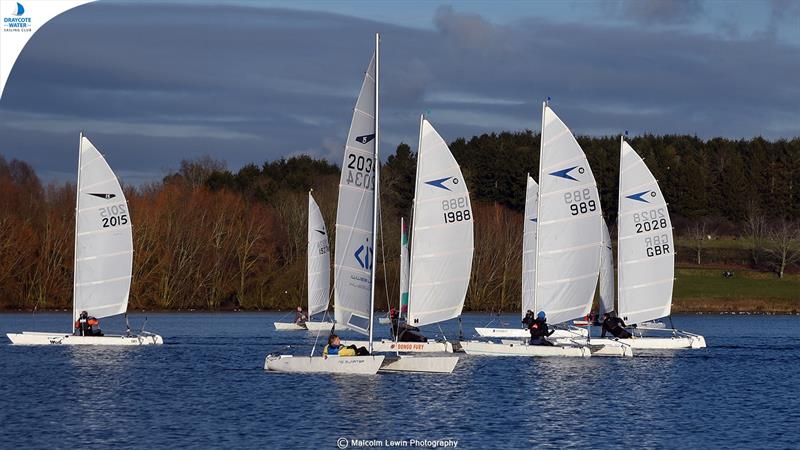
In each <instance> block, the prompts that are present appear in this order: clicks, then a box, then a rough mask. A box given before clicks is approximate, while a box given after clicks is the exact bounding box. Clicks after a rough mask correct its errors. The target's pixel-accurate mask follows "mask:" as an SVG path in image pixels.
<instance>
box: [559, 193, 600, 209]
mask: <svg viewBox="0 0 800 450" xmlns="http://www.w3.org/2000/svg"><path fill="white" fill-rule="evenodd" d="M591 196H592V191H591V189H583V190H580V191H570V192H565V193H564V203H566V204H568V205H569V211H570V214H571V215H573V216H577V215H578V214H586V213H588V212H590V211H597V202H596V201H594V200H593V199H592V198H591Z"/></svg>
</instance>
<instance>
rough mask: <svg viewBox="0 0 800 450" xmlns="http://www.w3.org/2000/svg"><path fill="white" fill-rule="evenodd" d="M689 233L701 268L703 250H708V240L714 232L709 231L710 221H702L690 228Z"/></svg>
mask: <svg viewBox="0 0 800 450" xmlns="http://www.w3.org/2000/svg"><path fill="white" fill-rule="evenodd" d="M687 233H688V234H687V237H688V238H689V240H690V241H691V242H692V244H691V247H692V250H693V251H694V254H695V260H696V261H697V265H698V266H699V265H700V262H701V257H702V253H703V250H705V248H706V240H707V239H708V238H709V236H710V234H711V233H713V232H712V231H710V230H709V226H708V220H706V219H700V220H698V221H696V222H694V223H693V224H692V225H690V226H689V228H688V229H687Z"/></svg>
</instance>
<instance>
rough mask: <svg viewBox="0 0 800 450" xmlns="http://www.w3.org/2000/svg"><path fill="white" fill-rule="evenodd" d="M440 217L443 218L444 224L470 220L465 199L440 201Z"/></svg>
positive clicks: (470, 215)
mask: <svg viewBox="0 0 800 450" xmlns="http://www.w3.org/2000/svg"><path fill="white" fill-rule="evenodd" d="M442 216H443V217H444V223H453V222H462V221H465V220H472V214H471V213H470V211H469V200H468V199H467V197H457V198H451V199H447V200H442Z"/></svg>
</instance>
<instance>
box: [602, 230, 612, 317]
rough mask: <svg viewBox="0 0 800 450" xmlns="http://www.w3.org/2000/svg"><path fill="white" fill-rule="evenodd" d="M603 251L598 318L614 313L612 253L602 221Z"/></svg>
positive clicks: (607, 233)
mask: <svg viewBox="0 0 800 450" xmlns="http://www.w3.org/2000/svg"><path fill="white" fill-rule="evenodd" d="M602 245H603V250H602V252H601V254H600V316H601V317H602V316H603V314H605V313H608V312H611V311H614V251H613V250H612V249H611V235H610V234H609V232H608V225H606V221H605V220H603V242H602Z"/></svg>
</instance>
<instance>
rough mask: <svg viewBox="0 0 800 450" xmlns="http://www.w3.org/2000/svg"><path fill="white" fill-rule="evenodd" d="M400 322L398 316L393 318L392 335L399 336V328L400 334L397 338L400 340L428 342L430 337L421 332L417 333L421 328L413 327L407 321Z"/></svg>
mask: <svg viewBox="0 0 800 450" xmlns="http://www.w3.org/2000/svg"><path fill="white" fill-rule="evenodd" d="M398 322H399V321H398V320H397V318H393V319H392V337H395V336H397V333H398V329H399V333H400V336H398V337H397V340H398V341H400V342H428V338H426V337H425V336H423V335H421V334H418V333H415V331H419V328H417V327H412V326H410V325H408V324H406V323H405V322H404V323H398Z"/></svg>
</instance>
